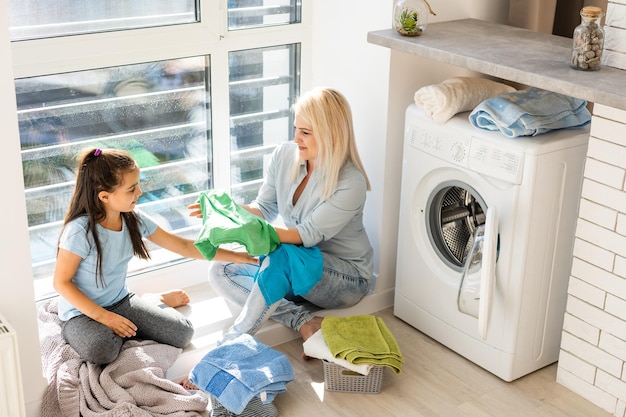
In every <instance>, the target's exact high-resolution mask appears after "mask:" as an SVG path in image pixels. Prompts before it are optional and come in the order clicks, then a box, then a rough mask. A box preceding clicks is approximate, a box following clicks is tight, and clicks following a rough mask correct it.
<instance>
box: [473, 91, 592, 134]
mask: <svg viewBox="0 0 626 417" xmlns="http://www.w3.org/2000/svg"><path fill="white" fill-rule="evenodd" d="M586 106H587V102H586V101H585V100H581V99H578V98H574V97H569V96H566V95H563V94H558V93H554V92H552V91H546V90H542V89H540V88H536V87H531V88H528V89H526V90H518V91H514V92H511V93H506V94H501V95H499V96H496V97H492V98H490V99H487V100H485V101H483V102H481V103H480V104H479V105H478V106H476V107H475V108H474V110H472V112H471V113H470V115H469V120H470V123H471V124H472V125H473V126H475V127H477V128H479V129H483V130H489V131H499V132H501V133H502V134H503V135H505V136H507V137H510V138H514V137H518V136H536V135H539V134H542V133H546V132H549V131H550V130H556V129H566V128H573V127H582V126H585V125H587V124H589V123H590V122H591V113H589V110H587V107H586Z"/></svg>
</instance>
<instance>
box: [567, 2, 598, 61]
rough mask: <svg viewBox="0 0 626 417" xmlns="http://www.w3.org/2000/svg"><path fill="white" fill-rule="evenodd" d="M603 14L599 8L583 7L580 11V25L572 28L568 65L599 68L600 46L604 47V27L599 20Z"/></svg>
mask: <svg viewBox="0 0 626 417" xmlns="http://www.w3.org/2000/svg"><path fill="white" fill-rule="evenodd" d="M602 16H604V13H603V11H602V9H601V8H599V7H595V6H587V7H583V8H582V9H581V11H580V18H581V21H580V25H578V26H576V28H575V29H574V36H573V38H574V44H573V47H572V60H571V62H570V66H571V67H572V68H574V69H577V70H581V71H597V70H599V69H600V64H601V62H600V61H601V59H602V48H603V47H604V29H603V28H602V26H601V24H600V20H601V19H602Z"/></svg>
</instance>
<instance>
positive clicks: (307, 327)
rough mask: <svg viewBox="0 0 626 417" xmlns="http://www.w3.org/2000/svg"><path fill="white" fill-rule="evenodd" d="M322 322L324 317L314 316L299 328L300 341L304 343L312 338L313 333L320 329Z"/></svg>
mask: <svg viewBox="0 0 626 417" xmlns="http://www.w3.org/2000/svg"><path fill="white" fill-rule="evenodd" d="M322 320H324V317H320V316H315V317H313V318H312V319H311V320H309V321H307V322H306V323H304V324H303V325H302V326H301V327H300V336H302V340H304V341H305V342H306V340H307V339H308V338H309V337H311V336H313V334H314V333H315V332H317V331H318V330H319V329H321V328H322Z"/></svg>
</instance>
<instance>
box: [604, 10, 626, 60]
mask: <svg viewBox="0 0 626 417" xmlns="http://www.w3.org/2000/svg"><path fill="white" fill-rule="evenodd" d="M604 32H605V37H604V54H603V55H604V56H603V58H602V64H603V65H607V66H610V67H615V68H621V69H626V0H609V3H608V5H607V8H606V18H605V19H604Z"/></svg>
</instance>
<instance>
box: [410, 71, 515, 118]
mask: <svg viewBox="0 0 626 417" xmlns="http://www.w3.org/2000/svg"><path fill="white" fill-rule="evenodd" d="M513 91H516V89H515V88H513V87H511V86H509V85H506V84H503V83H499V82H496V81H492V80H488V79H486V78H480V77H454V78H449V79H447V80H445V81H444V82H442V83H441V84H433V85H428V86H425V87H422V88H420V89H419V90H417V91H416V92H415V97H414V99H415V105H417V107H419V108H421V109H423V110H424V112H425V113H426V115H427V116H428V117H430V118H431V119H433V120H434V121H435V122H437V123H445V122H447V121H448V120H449V119H450V118H451V117H452V116H454V115H455V114H457V113H461V112H464V111H470V110H473V109H474V107H476V106H477V105H478V104H480V103H481V102H482V101H484V100H487V99H489V98H492V97H495V96H498V95H500V94H504V93H510V92H513Z"/></svg>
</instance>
